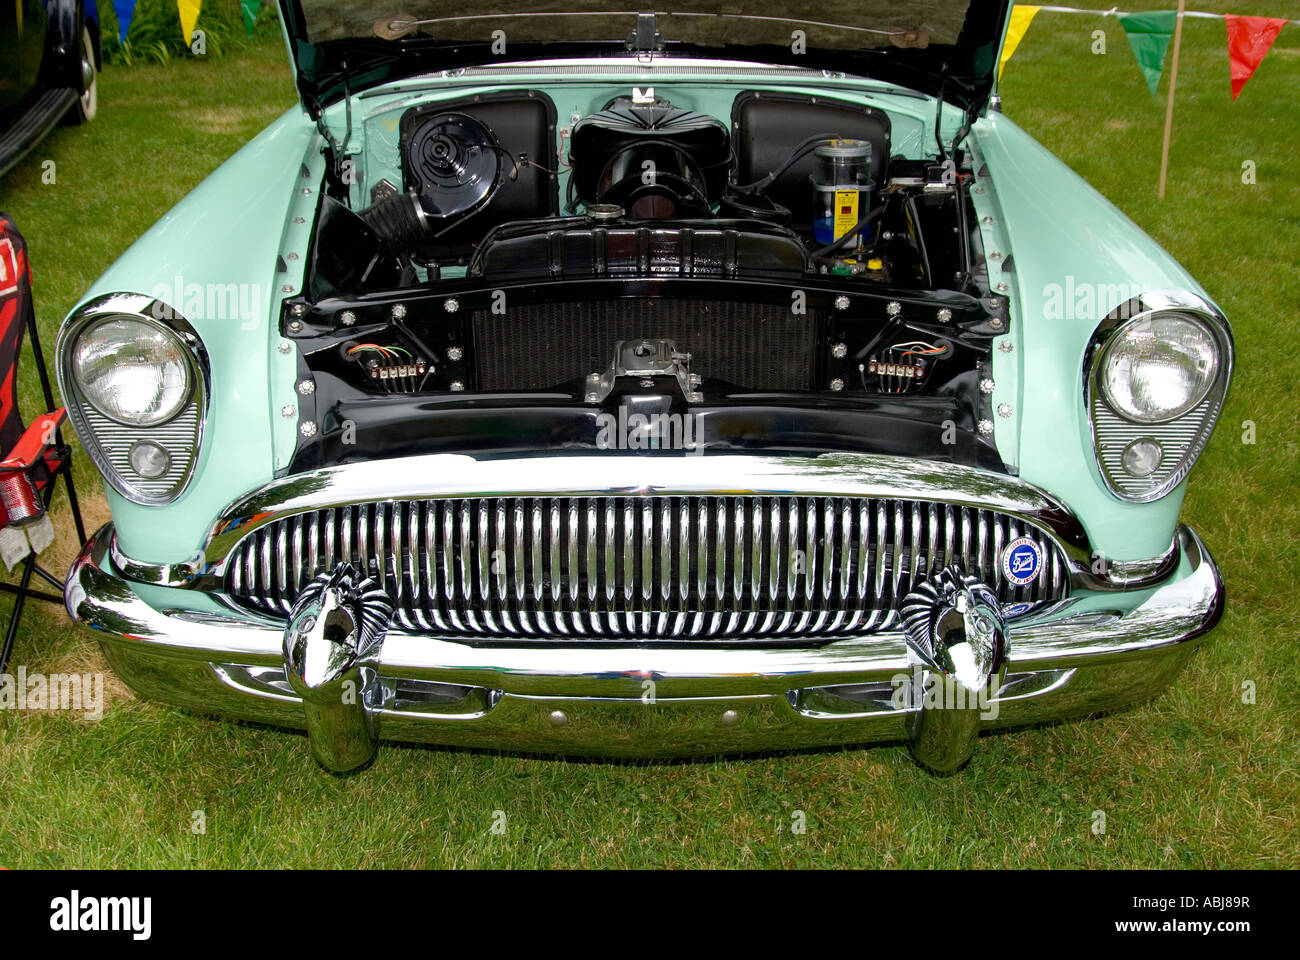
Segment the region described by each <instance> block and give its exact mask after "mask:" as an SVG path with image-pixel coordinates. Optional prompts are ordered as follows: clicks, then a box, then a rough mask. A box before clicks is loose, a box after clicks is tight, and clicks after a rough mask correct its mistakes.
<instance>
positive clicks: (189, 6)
mask: <svg viewBox="0 0 1300 960" xmlns="http://www.w3.org/2000/svg"><path fill="white" fill-rule="evenodd" d="M202 3H203V0H176V9H177V10H179V11H180V14H181V33H182V34H184V35H185V46H187V47H188V46H189V45H190V44H192V43H193V42H194V24H196V23H198V20H199V7H200V6H201V5H202ZM1012 17H1013V18H1014V17H1015V14H1012ZM1026 26H1028V24H1026Z"/></svg>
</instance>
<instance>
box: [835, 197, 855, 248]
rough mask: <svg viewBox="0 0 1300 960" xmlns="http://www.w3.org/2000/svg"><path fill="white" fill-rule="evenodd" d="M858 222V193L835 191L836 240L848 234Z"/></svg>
mask: <svg viewBox="0 0 1300 960" xmlns="http://www.w3.org/2000/svg"><path fill="white" fill-rule="evenodd" d="M857 222H858V191H856V190H836V191H835V239H836V240H838V239H839V238H840V237H842V236H844V234H846V233H848V232H849V231H850V230H852V229H853V227H854V226H855V225H856V224H857Z"/></svg>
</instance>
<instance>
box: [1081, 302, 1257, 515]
mask: <svg viewBox="0 0 1300 960" xmlns="http://www.w3.org/2000/svg"><path fill="white" fill-rule="evenodd" d="M1162 314H1176V315H1179V316H1181V317H1183V318H1184V319H1186V320H1189V321H1191V322H1193V323H1196V324H1197V325H1199V326H1201V327H1202V328H1203V329H1204V330H1205V331H1206V332H1207V333H1208V334H1209V335H1210V336H1211V338H1212V339H1213V342H1214V348H1215V353H1216V369H1215V371H1214V375H1213V379H1212V381H1211V383H1210V386H1209V389H1208V390H1207V391H1206V392H1205V394H1204V395H1203V396H1202V397H1201V398H1200V399H1199V400H1197V401H1196V402H1195V403H1193V404H1192V405H1191V406H1190V407H1188V408H1187V409H1186V410H1185V411H1184V412H1182V413H1180V414H1176V415H1174V416H1171V417H1167V418H1164V419H1162V420H1138V419H1133V418H1130V417H1128V416H1126V415H1125V414H1124V413H1123V412H1121V411H1120V410H1118V409H1117V408H1116V406H1115V405H1114V404H1112V403H1111V401H1110V399H1109V398H1108V396H1107V395H1106V390H1105V387H1104V385H1103V382H1102V380H1103V365H1104V361H1105V359H1106V357H1107V355H1108V348H1109V347H1110V345H1111V344H1112V343H1114V342H1115V340H1116V337H1118V336H1120V335H1122V334H1123V333H1124V332H1125V331H1126V330H1128V329H1131V328H1132V326H1133V325H1134V324H1137V323H1140V322H1142V321H1144V320H1149V319H1151V318H1153V317H1157V316H1159V315H1162ZM1232 365H1233V341H1232V330H1231V328H1230V327H1229V325H1228V321H1227V319H1226V318H1225V317H1224V316H1223V314H1221V313H1220V312H1219V311H1218V310H1217V309H1215V308H1214V307H1213V306H1212V305H1211V304H1209V303H1208V302H1207V301H1206V300H1205V299H1204V298H1202V297H1200V296H1198V295H1196V294H1194V293H1190V292H1188V291H1183V290H1161V291H1156V292H1152V293H1144V294H1142V295H1141V296H1138V297H1134V298H1133V299H1132V300H1129V301H1127V302H1126V303H1123V304H1121V305H1120V306H1119V307H1117V308H1116V309H1115V310H1114V311H1112V312H1111V313H1110V314H1109V315H1108V316H1107V317H1106V319H1105V320H1103V321H1102V322H1101V324H1100V325H1099V326H1098V327H1097V329H1096V331H1095V332H1094V333H1093V335H1092V339H1091V340H1090V341H1089V343H1088V348H1087V351H1086V353H1085V355H1084V362H1083V388H1084V389H1083V393H1084V404H1085V408H1086V412H1087V415H1088V423H1089V427H1090V430H1091V432H1092V446H1093V453H1094V455H1095V456H1096V459H1097V467H1098V470H1099V471H1100V473H1101V478H1102V480H1103V482H1104V483H1105V484H1106V487H1107V489H1108V490H1110V492H1111V493H1112V494H1114V496H1116V497H1117V498H1119V499H1120V500H1125V501H1128V502H1130V503H1150V502H1151V501H1154V500H1159V499H1160V498H1161V497H1164V496H1167V495H1168V494H1169V493H1170V492H1171V491H1173V489H1174V488H1175V487H1177V486H1178V485H1179V484H1180V483H1181V482H1182V481H1183V479H1184V478H1186V476H1187V474H1188V473H1189V472H1190V471H1191V469H1192V467H1193V466H1194V465H1195V463H1196V460H1197V458H1198V457H1199V456H1200V455H1201V451H1202V450H1204V449H1205V444H1206V442H1207V441H1208V440H1209V437H1210V433H1211V432H1212V431H1213V430H1214V425H1215V423H1216V422H1217V420H1218V418H1219V413H1220V411H1221V410H1222V409H1223V402H1224V399H1225V397H1226V396H1227V392H1228V384H1229V382H1230V380H1231V378H1232ZM1141 439H1150V440H1154V441H1155V442H1156V443H1157V444H1158V445H1159V446H1160V448H1162V451H1163V454H1162V459H1161V460H1160V463H1159V465H1158V466H1157V467H1156V469H1155V470H1153V471H1152V472H1151V473H1149V474H1147V475H1144V476H1136V475H1134V474H1131V473H1129V472H1128V471H1126V470H1125V469H1124V466H1123V463H1122V459H1123V453H1124V450H1125V449H1126V448H1127V447H1128V446H1130V445H1131V444H1133V443H1134V442H1136V441H1138V440H1141Z"/></svg>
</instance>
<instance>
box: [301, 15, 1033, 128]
mask: <svg viewBox="0 0 1300 960" xmlns="http://www.w3.org/2000/svg"><path fill="white" fill-rule="evenodd" d="M1011 5H1012V4H1011V0H919V2H912V3H907V4H899V3H891V2H884V0H822V2H820V3H817V4H816V5H815V6H813V7H812V8H810V9H808V10H803V11H799V12H798V13H795V12H792V13H791V15H790V16H789V17H784V16H777V15H774V13H773V11H772V8H771V6H770V5H769V4H765V3H762V2H759V0H688V2H687V4H686V5H685V6H683V7H681V8H680V9H672V10H661V11H626V10H606V9H601V8H600V7H599V5H598V4H596V3H594V2H592V0H490V2H486V3H484V4H483V5H481V6H472V7H453V6H452V5H450V4H447V3H443V2H439V0H280V7H281V13H282V18H281V19H282V22H283V23H284V27H285V31H286V33H287V34H288V41H289V48H290V51H291V52H292V54H293V58H294V67H295V69H296V71H297V83H298V92H299V95H300V96H301V98H302V101H303V104H304V106H305V107H306V108H307V109H308V111H309V112H310V113H311V114H312V115H313V116H314V117H319V115H320V113H321V111H322V110H323V109H324V108H325V107H327V106H328V105H329V104H331V103H333V102H335V101H337V100H339V99H340V98H342V97H344V96H345V95H347V93H349V92H356V91H358V90H363V89H366V88H368V87H373V86H377V85H379V84H382V83H387V82H389V81H392V80H398V79H402V78H403V77H408V76H415V75H419V74H425V73H429V72H432V71H440V70H450V69H456V68H459V67H470V66H484V65H491V64H494V63H512V62H518V61H521V60H533V59H559V58H570V57H628V56H633V55H634V56H637V57H638V58H640V59H642V60H645V59H648V58H649V59H655V58H662V57H693V58H701V57H703V58H716V59H725V60H744V61H755V62H761V63H770V64H781V65H787V66H794V67H806V68H810V69H814V70H828V71H835V72H842V73H846V74H850V75H854V76H861V77H869V78H872V79H877V80H883V81H886V82H889V83H895V84H899V85H901V86H904V87H908V88H910V89H913V90H916V91H919V92H921V93H924V94H928V95H930V96H937V97H942V99H944V100H946V101H948V102H949V103H952V104H955V105H957V106H959V107H961V108H963V109H964V110H966V111H967V112H968V113H972V114H973V113H978V112H979V111H981V110H982V109H983V107H984V105H985V103H986V102H987V100H988V97H989V95H990V93H991V92H992V89H993V85H994V80H995V76H996V71H997V60H998V49H999V46H1000V44H1001V42H1002V34H1003V28H1004V23H1005V20H1006V17H1007V15H1008V13H1009V11H1010V8H1011Z"/></svg>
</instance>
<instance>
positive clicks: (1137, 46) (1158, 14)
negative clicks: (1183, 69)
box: [1119, 10, 1178, 97]
mask: <svg viewBox="0 0 1300 960" xmlns="http://www.w3.org/2000/svg"><path fill="white" fill-rule="evenodd" d="M1177 21H1178V13H1177V11H1174V10H1157V11H1155V12H1154V13H1121V14H1120V15H1119V22H1120V25H1121V26H1123V27H1124V32H1125V33H1126V34H1128V42H1129V46H1131V47H1132V48H1133V56H1135V57H1136V58H1137V62H1138V67H1139V68H1141V70H1142V75H1143V76H1144V77H1146V78H1147V86H1148V87H1150V88H1151V95H1152V96H1153V97H1154V96H1155V94H1156V87H1158V86H1160V74H1161V73H1162V72H1163V71H1164V69H1165V51H1166V50H1168V49H1169V38H1170V37H1171V36H1173V32H1174V24H1175V23H1177Z"/></svg>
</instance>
